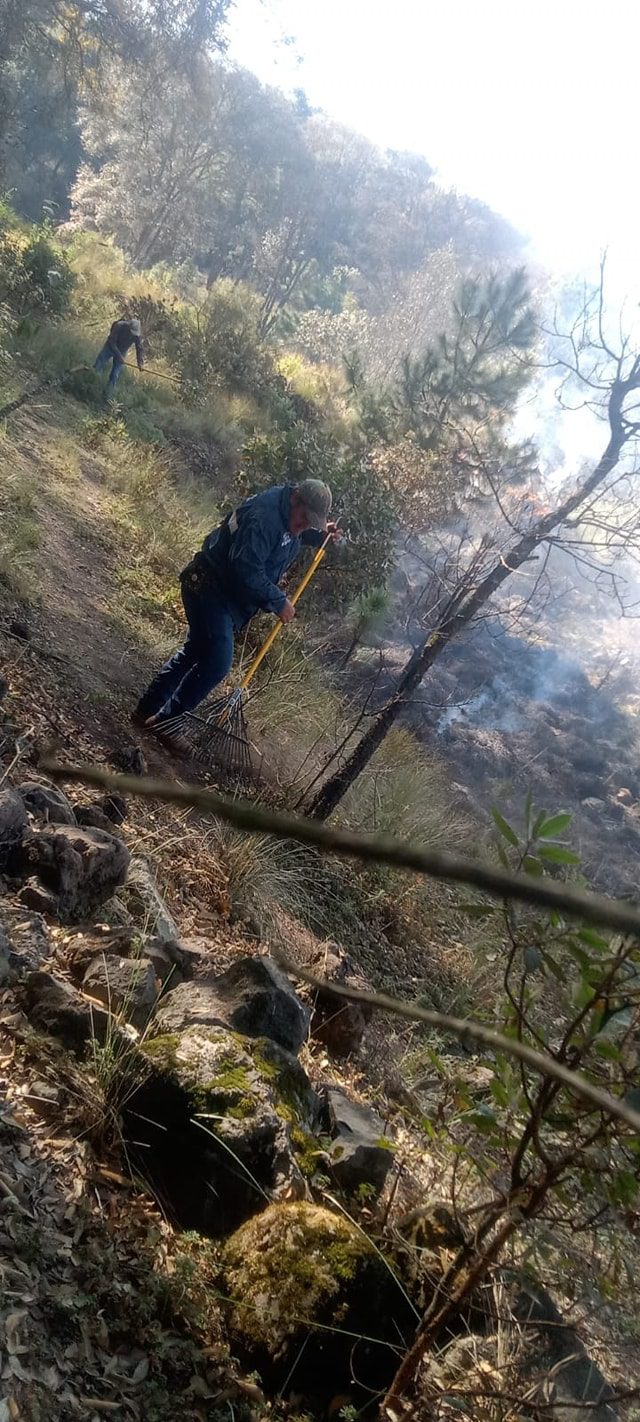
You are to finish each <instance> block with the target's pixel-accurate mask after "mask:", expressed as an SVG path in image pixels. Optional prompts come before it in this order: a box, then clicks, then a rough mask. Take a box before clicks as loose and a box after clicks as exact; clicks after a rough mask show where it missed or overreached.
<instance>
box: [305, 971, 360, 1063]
mask: <svg viewBox="0 0 640 1422" xmlns="http://www.w3.org/2000/svg"><path fill="white" fill-rule="evenodd" d="M307 966H308V967H309V968H310V969H311V972H312V973H314V974H315V976H316V977H319V978H325V979H326V980H327V982H330V983H336V984H338V985H339V986H340V987H350V988H356V989H357V990H358V991H361V992H362V991H365V992H366V991H371V984H370V983H369V982H368V980H367V979H366V978H365V977H364V975H363V974H362V973H361V972H360V970H359V968H358V967H357V966H356V964H355V963H354V961H353V959H352V958H351V957H350V956H349V954H348V953H346V952H345V950H344V948H340V947H339V946H338V944H337V943H329V944H326V945H323V947H322V948H321V949H320V950H319V952H318V953H317V955H316V956H315V957H314V958H313V959H312V960H311V961H310V962H309V963H308V964H307ZM371 1013H372V1008H371V1007H369V1005H368V1004H367V1003H364V1002H347V1001H346V1000H345V999H344V998H339V997H336V996H335V995H334V994H332V993H330V992H328V991H323V989H322V988H317V989H314V997H313V1013H312V1018H311V1035H312V1037H313V1038H314V1040H315V1041H316V1042H321V1043H322V1045H323V1046H324V1047H326V1049H327V1051H328V1052H329V1053H330V1055H331V1056H333V1057H348V1056H351V1055H352V1054H353V1053H355V1052H357V1051H358V1049H359V1047H360V1044H361V1042H362V1038H363V1036H364V1033H365V1030H366V1027H367V1023H368V1022H370V1020H371Z"/></svg>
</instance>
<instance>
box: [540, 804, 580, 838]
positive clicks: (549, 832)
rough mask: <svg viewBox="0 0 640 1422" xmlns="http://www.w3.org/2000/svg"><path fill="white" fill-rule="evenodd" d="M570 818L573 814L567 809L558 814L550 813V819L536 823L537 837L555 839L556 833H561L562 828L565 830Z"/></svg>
mask: <svg viewBox="0 0 640 1422" xmlns="http://www.w3.org/2000/svg"><path fill="white" fill-rule="evenodd" d="M572 819H573V815H571V814H569V811H568V810H564V811H562V813H561V814H558V815H551V817H550V819H548V820H543V821H542V824H541V825H538V839H555V836H556V835H557V834H562V832H563V830H566V828H567V826H568V825H570V824H571V821H572Z"/></svg>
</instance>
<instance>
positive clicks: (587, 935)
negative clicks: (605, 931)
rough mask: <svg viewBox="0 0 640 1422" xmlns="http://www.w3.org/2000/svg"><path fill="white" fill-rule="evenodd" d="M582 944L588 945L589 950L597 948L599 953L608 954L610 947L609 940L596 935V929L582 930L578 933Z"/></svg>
mask: <svg viewBox="0 0 640 1422" xmlns="http://www.w3.org/2000/svg"><path fill="white" fill-rule="evenodd" d="M578 938H579V939H580V941H581V943H586V944H587V945H588V947H589V948H596V949H597V950H598V952H599V953H602V952H606V950H607V948H608V947H609V942H608V939H606V938H603V937H602V934H600V933H596V930H595V928H581V929H580V930H579V933H578Z"/></svg>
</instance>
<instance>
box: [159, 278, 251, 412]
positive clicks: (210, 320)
mask: <svg viewBox="0 0 640 1422" xmlns="http://www.w3.org/2000/svg"><path fill="white" fill-rule="evenodd" d="M258 317H259V301H258V298H257V296H256V295H255V293H254V292H252V291H251V290H250V289H249V288H248V287H244V286H234V285H233V284H232V283H231V282H228V281H220V282H216V284H215V286H214V287H213V288H212V290H211V292H210V293H209V296H208V297H207V301H206V303H205V305H204V306H203V307H202V308H200V309H199V310H198V312H197V314H196V316H195V318H192V317H191V316H187V315H183V316H182V318H181V320H180V321H179V322H176V328H175V332H174V334H173V337H172V338H171V340H170V341H169V342H168V345H167V354H168V355H169V356H170V358H171V359H172V361H173V364H174V366H175V368H176V369H177V370H178V371H179V372H180V375H181V377H182V384H183V390H184V393H185V397H186V398H187V399H188V400H190V401H191V403H193V404H199V403H202V402H203V401H204V400H205V399H206V398H207V396H208V395H209V393H210V391H211V390H220V389H225V388H226V389H228V390H231V391H237V392H240V393H244V392H248V393H250V394H253V395H255V394H258V393H259V392H261V391H263V392H264V391H266V389H267V387H268V386H269V383H270V381H272V380H273V378H274V365H273V360H272V357H271V355H270V352H269V351H268V350H267V347H266V346H265V345H264V343H263V342H262V341H261V340H260V338H259V336H258Z"/></svg>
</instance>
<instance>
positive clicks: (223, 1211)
mask: <svg viewBox="0 0 640 1422" xmlns="http://www.w3.org/2000/svg"><path fill="white" fill-rule="evenodd" d="M142 1055H143V1058H144V1060H145V1061H146V1063H147V1066H148V1074H147V1076H146V1079H145V1080H143V1081H142V1083H141V1085H140V1086H139V1087H137V1088H136V1089H134V1090H133V1091H131V1092H130V1093H129V1096H128V1100H127V1104H126V1108H125V1110H124V1112H123V1123H124V1130H125V1135H126V1137H127V1138H128V1139H129V1141H130V1144H129V1151H130V1153H131V1155H132V1156H133V1157H134V1158H135V1159H136V1160H137V1161H138V1163H139V1168H140V1170H141V1171H142V1172H143V1174H144V1175H145V1176H146V1178H147V1179H149V1180H150V1181H151V1183H152V1186H153V1190H154V1194H155V1195H156V1196H157V1197H158V1198H159V1199H160V1200H161V1201H162V1203H163V1206H164V1208H165V1209H166V1211H167V1213H168V1214H169V1215H170V1217H171V1218H173V1219H174V1220H175V1221H176V1222H177V1223H178V1224H179V1225H181V1226H182V1227H183V1228H186V1229H197V1230H199V1231H200V1232H201V1233H203V1234H210V1235H224V1234H227V1233H228V1232H229V1231H230V1230H231V1229H234V1228H235V1227H236V1226H237V1225H238V1224H239V1223H240V1222H241V1221H243V1220H245V1219H246V1218H247V1217H248V1216H249V1215H252V1214H254V1213H255V1212H256V1211H257V1210H260V1209H262V1208H264V1206H265V1204H267V1203H269V1202H270V1200H271V1199H272V1198H273V1197H274V1196H285V1197H291V1196H292V1197H293V1198H299V1197H300V1196H301V1195H303V1194H304V1192H305V1173H310V1171H312V1170H313V1169H314V1168H315V1161H316V1157H317V1155H318V1153H319V1148H318V1146H317V1142H316V1140H315V1138H314V1131H316V1130H317V1129H318V1127H319V1124H320V1119H321V1103H320V1100H319V1098H318V1096H317V1095H316V1093H315V1091H314V1090H313V1087H312V1086H311V1084H310V1082H309V1080H308V1078H307V1076H306V1074H305V1072H304V1071H303V1069H302V1067H301V1066H300V1063H299V1062H298V1061H297V1059H296V1058H295V1057H294V1056H292V1055H291V1054H290V1053H289V1052H286V1051H284V1050H283V1048H281V1047H279V1046H278V1045H277V1044H276V1043H275V1042H271V1041H269V1040H268V1039H266V1038H248V1037H242V1036H241V1035H240V1034H238V1033H235V1032H230V1031H229V1030H228V1029H227V1028H225V1027H205V1026H202V1025H199V1026H198V1025H195V1026H192V1027H190V1028H189V1029H188V1030H187V1031H185V1032H183V1033H182V1034H180V1035H178V1034H177V1033H176V1034H165V1035H163V1036H160V1037H156V1038H151V1039H150V1040H147V1041H146V1042H145V1043H144V1046H143V1049H142Z"/></svg>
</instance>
